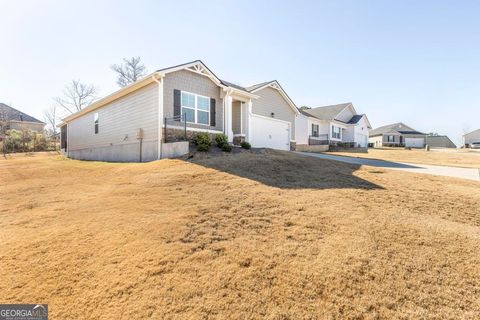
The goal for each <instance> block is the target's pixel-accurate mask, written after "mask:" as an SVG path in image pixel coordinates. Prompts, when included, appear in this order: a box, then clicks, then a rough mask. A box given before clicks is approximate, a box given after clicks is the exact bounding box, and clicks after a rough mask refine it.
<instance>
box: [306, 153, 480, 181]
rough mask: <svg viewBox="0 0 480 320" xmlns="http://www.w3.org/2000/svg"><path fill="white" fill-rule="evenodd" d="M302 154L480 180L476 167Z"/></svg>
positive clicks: (379, 166)
mask: <svg viewBox="0 0 480 320" xmlns="http://www.w3.org/2000/svg"><path fill="white" fill-rule="evenodd" d="M297 153H299V154H302V155H306V156H310V157H316V158H322V159H328V160H335V161H341V162H346V163H353V164H358V165H366V166H372V167H378V168H385V169H393V170H403V171H409V172H415V173H424V174H433V175H437V176H446V177H454V178H461V179H469V180H475V181H480V169H475V168H459V167H447V166H434V165H429V164H417V163H405V162H392V161H384V160H375V159H366V158H354V157H343V156H336V155H332V154H324V153H311V152H297Z"/></svg>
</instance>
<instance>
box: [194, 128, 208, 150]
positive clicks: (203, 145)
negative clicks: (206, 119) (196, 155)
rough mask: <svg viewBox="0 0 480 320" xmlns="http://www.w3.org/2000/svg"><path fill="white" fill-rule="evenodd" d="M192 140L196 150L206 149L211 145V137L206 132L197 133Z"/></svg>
mask: <svg viewBox="0 0 480 320" xmlns="http://www.w3.org/2000/svg"><path fill="white" fill-rule="evenodd" d="M193 142H194V143H195V144H196V145H197V150H198V151H208V150H209V149H210V146H211V145H212V139H210V136H209V135H208V133H206V132H201V133H199V134H197V135H196V136H195V139H194V141H193Z"/></svg>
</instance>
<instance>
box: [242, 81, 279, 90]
mask: <svg viewBox="0 0 480 320" xmlns="http://www.w3.org/2000/svg"><path fill="white" fill-rule="evenodd" d="M273 81H275V80H272V81H265V82H262V83H258V84H254V85H253V86H250V87H246V88H245V89H246V90H247V91H253V90H255V89H258V88H260V87H263V86H264V85H267V84H269V83H271V82H273Z"/></svg>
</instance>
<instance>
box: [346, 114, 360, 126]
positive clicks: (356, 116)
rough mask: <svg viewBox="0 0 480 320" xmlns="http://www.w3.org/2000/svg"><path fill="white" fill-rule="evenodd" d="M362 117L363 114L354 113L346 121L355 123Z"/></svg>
mask: <svg viewBox="0 0 480 320" xmlns="http://www.w3.org/2000/svg"><path fill="white" fill-rule="evenodd" d="M362 117H363V114H356V115H354V116H353V117H352V119H350V120H349V121H348V123H349V124H355V123H358V121H360V119H362Z"/></svg>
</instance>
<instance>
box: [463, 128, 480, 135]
mask: <svg viewBox="0 0 480 320" xmlns="http://www.w3.org/2000/svg"><path fill="white" fill-rule="evenodd" d="M477 132H480V129H477V130H473V131H470V132H467V133H464V134H463V136H468V135H469V134H472V133H477Z"/></svg>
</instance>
